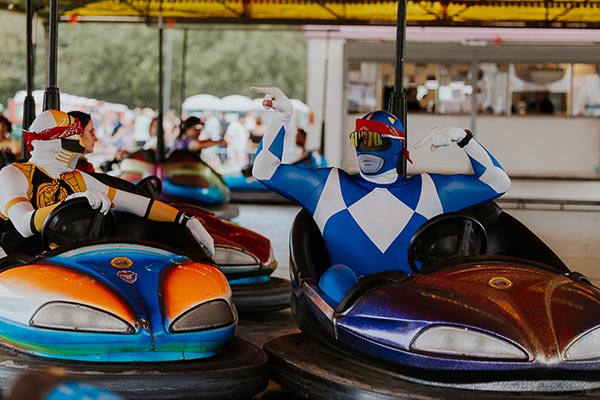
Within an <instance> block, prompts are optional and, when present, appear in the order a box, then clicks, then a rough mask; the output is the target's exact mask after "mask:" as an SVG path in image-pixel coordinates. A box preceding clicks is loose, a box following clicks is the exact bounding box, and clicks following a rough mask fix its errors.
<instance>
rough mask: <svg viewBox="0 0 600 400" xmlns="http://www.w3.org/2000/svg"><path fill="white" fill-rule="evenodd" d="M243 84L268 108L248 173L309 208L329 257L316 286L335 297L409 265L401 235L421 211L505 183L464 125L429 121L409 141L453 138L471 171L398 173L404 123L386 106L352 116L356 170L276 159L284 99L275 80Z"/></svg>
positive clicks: (448, 207)
mask: <svg viewBox="0 0 600 400" xmlns="http://www.w3.org/2000/svg"><path fill="white" fill-rule="evenodd" d="M251 89H252V90H254V91H256V92H258V93H262V94H264V95H265V97H264V99H263V106H264V107H265V108H267V109H272V110H273V111H274V113H273V119H272V122H271V125H270V126H269V129H268V130H267V132H266V133H265V135H264V137H263V139H262V142H261V144H260V145H259V147H258V149H257V154H256V159H255V162H254V167H253V171H252V173H253V174H254V176H255V177H256V179H258V180H259V181H260V182H262V183H263V184H264V185H265V186H267V187H269V188H270V189H271V190H273V191H275V192H277V193H279V194H281V195H282V196H284V197H287V198H288V199H290V200H292V201H294V202H296V203H298V204H299V205H301V206H302V207H304V208H305V209H306V210H308V211H309V212H310V213H311V215H312V217H313V219H314V220H315V222H316V223H317V225H318V227H319V229H320V231H321V233H322V234H323V238H324V239H325V245H326V247H327V250H328V253H329V256H330V260H331V263H332V266H331V267H330V268H329V269H328V270H327V271H326V272H325V273H324V274H323V275H322V276H321V278H320V282H319V286H320V288H321V289H322V290H323V291H324V292H325V293H326V294H327V295H328V296H329V297H330V298H331V299H332V300H333V301H335V302H338V303H339V302H340V301H341V300H342V298H343V296H344V294H345V293H346V292H347V290H348V289H350V288H351V287H352V286H353V285H354V284H355V283H356V282H358V278H360V277H361V276H364V275H368V274H373V273H378V272H384V271H401V272H406V273H410V272H411V269H410V267H409V265H408V258H407V248H408V243H409V242H410V239H411V237H412V236H413V234H414V233H415V231H416V230H417V229H418V228H419V227H420V226H421V225H422V224H423V223H424V222H426V221H427V220H428V219H430V218H432V217H434V216H436V215H438V214H441V213H444V212H450V211H458V210H461V209H463V208H466V207H469V206H472V205H475V204H479V203H482V202H485V201H488V200H492V199H494V198H497V197H498V196H500V195H502V194H503V193H505V192H506V191H507V190H508V188H509V187H510V178H509V177H508V175H507V174H506V173H505V171H504V170H503V169H502V167H501V166H500V164H499V163H498V161H496V159H495V158H494V157H493V156H492V155H491V154H490V153H489V152H488V151H487V150H486V149H485V148H484V147H483V146H482V145H481V144H479V143H478V142H477V141H476V140H475V139H474V137H473V135H472V133H471V132H470V131H468V130H465V129H462V128H458V127H436V128H433V129H431V131H430V132H429V133H428V134H427V135H425V136H424V137H423V138H422V139H421V140H420V141H419V142H417V143H416V144H415V147H421V146H423V145H425V144H427V143H430V144H431V150H435V149H437V148H439V147H445V146H449V145H451V144H452V143H455V144H457V145H458V146H459V147H460V148H462V149H463V150H464V151H465V153H466V155H467V156H468V157H469V160H470V162H471V166H472V168H473V174H472V175H468V174H456V175H442V174H429V173H421V174H419V175H414V176H411V177H405V176H403V175H401V174H399V173H398V164H399V162H401V159H402V157H401V156H402V154H403V153H404V154H405V155H408V152H407V150H406V148H405V147H404V138H405V135H404V128H403V126H402V123H401V122H400V120H399V119H398V118H396V117H395V116H394V115H392V114H390V113H388V112H386V111H375V112H371V113H368V114H366V115H365V116H364V117H362V118H359V119H357V120H356V129H355V131H354V132H352V133H351V134H350V140H351V142H352V145H353V146H354V147H355V148H356V155H357V157H358V165H359V168H360V173H358V174H349V173H347V172H345V171H343V170H341V169H339V168H335V167H328V168H301V167H297V166H294V165H289V164H283V163H282V161H281V157H282V155H283V153H284V149H283V147H284V143H285V140H284V136H285V135H286V124H287V122H288V120H289V119H290V117H291V115H292V114H293V109H292V103H291V102H290V100H289V99H288V98H287V97H286V95H285V94H284V93H283V92H282V91H281V90H280V89H278V88H275V87H253V88H251Z"/></svg>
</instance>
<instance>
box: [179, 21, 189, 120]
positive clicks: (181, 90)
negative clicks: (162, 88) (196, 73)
mask: <svg viewBox="0 0 600 400" xmlns="http://www.w3.org/2000/svg"><path fill="white" fill-rule="evenodd" d="M187 48H188V30H187V28H186V29H184V30H183V45H182V50H181V84H180V85H179V99H180V101H179V113H180V114H182V113H183V102H184V101H185V83H186V82H185V81H186V79H185V73H186V72H187Z"/></svg>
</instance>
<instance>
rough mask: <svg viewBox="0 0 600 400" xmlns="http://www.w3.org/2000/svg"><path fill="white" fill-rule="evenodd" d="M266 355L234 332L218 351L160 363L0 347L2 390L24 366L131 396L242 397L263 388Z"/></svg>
mask: <svg viewBox="0 0 600 400" xmlns="http://www.w3.org/2000/svg"><path fill="white" fill-rule="evenodd" d="M267 361H268V359H267V355H266V354H265V353H264V352H263V351H262V350H260V349H259V348H258V347H256V346H255V345H253V344H251V343H250V342H247V341H245V340H243V339H240V338H234V339H233V340H232V341H231V342H229V343H227V344H226V345H225V346H223V348H222V349H221V352H220V354H219V355H218V356H216V357H212V358H210V359H205V360H193V361H192V360H190V361H179V362H164V363H127V364H121V363H83V362H70V361H61V360H51V359H43V358H38V357H31V356H28V355H24V354H19V353H15V352H12V351H8V350H2V351H0V386H1V388H2V390H4V391H6V390H7V389H8V388H9V387H10V384H11V383H12V382H13V380H14V379H15V377H16V376H17V375H20V374H22V373H24V372H26V371H27V372H35V371H45V370H47V369H48V368H49V367H56V368H60V369H62V370H63V371H64V373H65V374H66V375H67V376H69V377H70V378H72V379H76V380H82V381H87V382H90V383H92V384H95V385H98V386H100V387H103V388H106V389H109V390H112V391H114V392H116V393H118V394H120V395H121V396H123V397H124V398H126V399H128V400H134V399H144V400H149V399H156V400H159V399H165V400H169V399H182V400H183V399H247V398H251V397H252V396H253V395H255V394H257V393H260V392H262V391H263V390H265V389H266V387H267V384H268V381H269V368H268V363H267Z"/></svg>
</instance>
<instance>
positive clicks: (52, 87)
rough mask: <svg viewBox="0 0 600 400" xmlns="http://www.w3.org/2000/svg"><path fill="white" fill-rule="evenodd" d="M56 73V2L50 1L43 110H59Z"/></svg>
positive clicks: (54, 0) (55, 0)
mask: <svg viewBox="0 0 600 400" xmlns="http://www.w3.org/2000/svg"><path fill="white" fill-rule="evenodd" d="M57 71H58V0H50V15H49V17H48V87H47V88H46V90H45V92H44V104H43V108H44V110H60V92H59V90H58V86H57V76H58V74H57Z"/></svg>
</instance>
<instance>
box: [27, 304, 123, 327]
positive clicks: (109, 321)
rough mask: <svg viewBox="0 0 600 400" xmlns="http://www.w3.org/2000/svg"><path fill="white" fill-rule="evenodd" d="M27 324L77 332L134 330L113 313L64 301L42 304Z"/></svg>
mask: <svg viewBox="0 0 600 400" xmlns="http://www.w3.org/2000/svg"><path fill="white" fill-rule="evenodd" d="M29 324H30V325H31V326H35V327H38V328H47V329H57V330H67V331H79V332H99V333H134V332H135V329H134V328H133V326H131V325H130V324H129V323H127V322H125V321H124V320H122V319H121V318H118V317H117V316H115V315H113V314H110V313H108V312H106V311H103V310H100V309H98V308H94V307H90V306H86V305H83V304H79V303H71V302H64V301H53V302H49V303H46V304H44V305H43V306H41V307H40V308H39V309H38V310H37V311H36V312H35V314H34V315H33V316H32V317H31V320H30V322H29Z"/></svg>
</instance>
